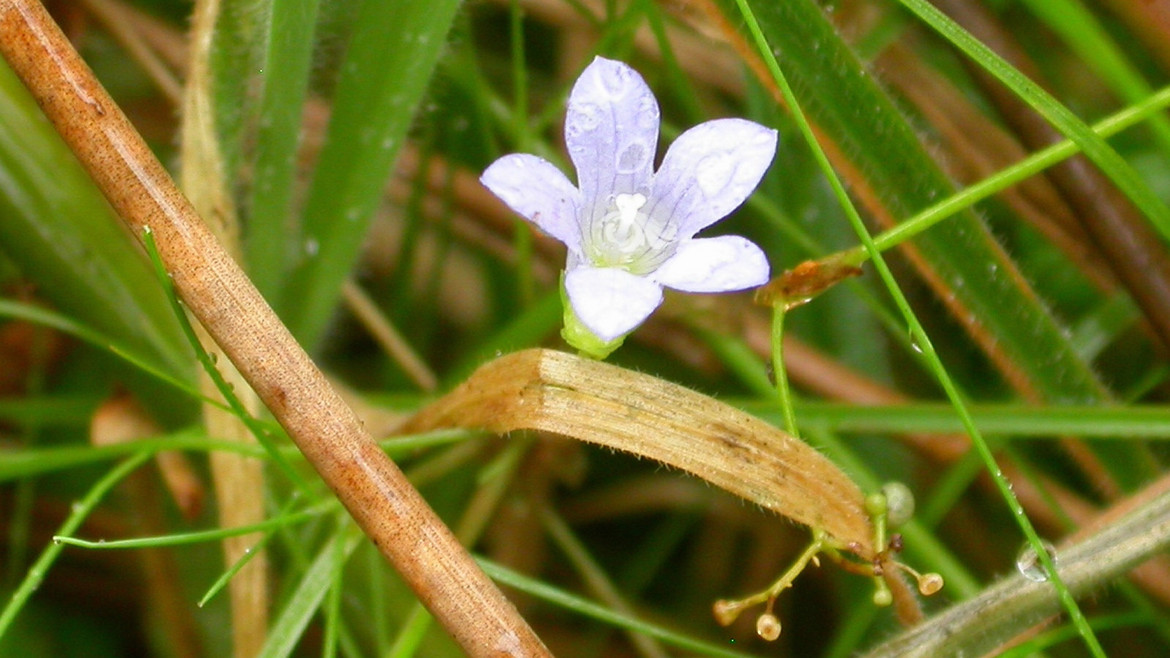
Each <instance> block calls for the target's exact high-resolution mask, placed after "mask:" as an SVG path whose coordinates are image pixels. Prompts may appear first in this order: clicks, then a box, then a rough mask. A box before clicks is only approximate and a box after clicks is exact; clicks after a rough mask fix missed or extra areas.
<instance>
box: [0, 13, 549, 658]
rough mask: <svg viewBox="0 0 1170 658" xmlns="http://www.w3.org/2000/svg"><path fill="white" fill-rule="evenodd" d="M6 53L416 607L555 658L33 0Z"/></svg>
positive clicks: (470, 649)
mask: <svg viewBox="0 0 1170 658" xmlns="http://www.w3.org/2000/svg"><path fill="white" fill-rule="evenodd" d="M0 52H2V53H3V55H4V57H5V58H6V59H7V60H8V63H9V64H10V65H11V66H12V68H13V70H14V71H15V72H16V73H17V75H18V76H19V77H20V78H21V79H22V80H23V81H24V83H25V85H26V86H27V87H28V88H29V90H30V91H31V92H32V94H33V96H34V97H35V98H36V99H37V102H38V103H39V104H40V106H41V108H42V109H43V110H44V112H45V114H46V115H47V116H48V117H49V119H50V120H51V121H52V122H53V124H54V125H55V126H56V128H57V130H58V131H59V132H60V133H61V136H62V137H63V138H64V139H65V142H66V143H67V144H69V146H70V148H71V149H72V150H73V152H74V153H75V154H76V155H77V157H78V159H79V160H80V161H81V163H82V164H83V166H85V168H86V169H87V171H88V172H89V174H90V175H91V176H92V177H93V179H94V181H95V182H96V183H97V185H98V187H99V188H100V189H101V190H102V192H103V193H104V194H105V195H106V198H107V199H108V200H109V201H110V203H111V204H112V205H113V207H114V208H115V210H117V212H118V214H119V215H120V216H121V217H122V219H123V220H124V221H125V222H126V223H127V225H128V226H129V228H130V229H131V231H132V232H133V233H134V234H135V235H142V234H143V233H144V232H146V231H150V232H152V233H153V234H154V236H155V240H156V243H157V245H158V250H159V255H160V256H161V258H162V260H163V263H164V264H165V265H166V268H167V270H168V272H169V273H170V275H171V277H172V278H173V280H174V284H175V288H176V290H177V291H178V292H179V294H180V296H181V297H182V298H183V300H184V301H185V302H186V304H187V306H188V308H190V310H191V312H192V313H193V314H194V315H195V317H196V318H198V319H199V321H200V322H201V323H202V324H203V325H204V326H205V327H206V328H207V329H208V332H209V333H210V334H211V335H212V336H213V337H214V338H215V340H216V342H217V343H219V345H220V346H222V347H223V349H224V352H225V353H226V354H227V355H228V356H229V357H230V358H231V360H232V361H233V362H234V363H235V364H236V366H237V367H238V368H239V370H240V372H241V374H243V375H244V378H245V379H246V380H247V381H248V382H249V383H250V384H251V385H252V387H253V388H254V389H255V391H256V393H257V394H258V395H259V396H260V399H261V400H263V401H264V403H265V405H266V406H267V407H268V408H269V409H270V410H271V411H272V414H273V415H274V416H275V417H276V419H277V420H278V421H279V422H280V424H281V425H282V426H283V427H284V428H285V429H286V430H287V432H288V434H289V436H290V437H292V439H293V441H294V442H295V443H296V444H297V446H298V447H299V448H300V450H301V451H302V452H303V453H304V455H305V457H306V459H307V460H308V461H309V463H311V464H312V465H313V466H314V468H316V469H317V471H318V473H319V474H320V475H321V477H322V478H323V479H324V480H325V481H326V482H327V483H328V484H329V486H330V487H331V488H332V489H333V490H334V491H335V492H336V494H337V496H338V498H339V499H340V500H341V501H342V503H343V504H344V505H345V506H346V508H347V509H348V510H349V512H350V514H352V515H353V517H354V519H355V520H356V521H357V522H358V524H359V525H360V526H361V527H362V529H363V530H364V531H365V532H366V534H367V535H369V536H370V538H371V539H373V541H374V543H375V544H376V545H377V546H378V548H379V550H381V551H382V553H383V554H384V555H385V556H386V557H387V558H388V559H389V560H390V561H391V562H392V563H393V564H394V565H395V566H396V567H397V568H398V570H399V572H400V573H401V575H402V576H403V578H404V580H406V582H407V583H409V584H410V586H411V588H412V589H413V590H414V591H415V593H416V594H417V595H418V597H419V599H420V600H421V601H422V602H423V603H424V604H425V605H426V606H427V608H428V609H430V611H431V612H432V613H433V614H434V615H435V616H436V617H437V618H438V619H439V620H440V622H441V623H442V624H443V625H444V626H445V627H446V629H447V631H448V632H449V633H450V634H451V635H452V636H453V637H454V638H455V639H456V641H458V642H459V644H460V645H461V646H462V647H463V649H464V650H465V651H467V653H468V654H470V655H473V656H498V655H522V656H543V655H548V651H547V649H546V648H545V647H544V645H543V644H542V643H541V641H540V639H539V638H537V637H536V635H535V634H534V633H533V632H532V630H531V629H530V628H529V627H528V625H527V623H525V621H524V620H523V618H521V617H520V616H519V614H518V613H517V612H516V610H515V608H514V607H513V606H512V605H511V603H509V602H508V601H507V599H505V598H504V596H503V595H502V594H501V593H500V591H499V589H497V588H496V587H495V585H494V584H493V583H492V582H491V581H490V580H488V578H487V577H486V576H485V575H484V574H483V572H482V571H481V570H480V569H479V568H478V567H477V566H476V564H475V563H474V561H472V559H471V558H470V556H469V555H468V554H467V552H466V551H465V550H464V549H463V548H462V547H461V546H460V545H459V542H458V541H457V540H456V539H455V537H454V535H452V534H451V532H450V530H448V529H447V527H446V526H444V525H443V523H442V521H440V520H439V518H438V517H437V516H435V514H434V512H433V511H431V509H430V508H429V507H428V506H427V504H426V502H425V501H424V500H423V499H422V497H421V496H419V494H418V492H417V491H415V490H414V488H413V487H411V486H410V484H409V483H408V482H407V481H406V479H405V477H404V476H403V475H402V472H401V471H400V470H399V469H398V467H397V466H395V465H394V463H393V462H391V461H390V459H389V458H388V457H387V456H386V455H385V453H383V452H382V451H381V450H379V449H378V446H377V445H376V444H375V443H374V441H373V439H372V438H371V437H370V436H369V434H368V433H367V432H366V431H365V429H364V428H363V427H362V425H361V423H360V422H359V420H358V419H357V417H356V416H355V415H354V413H353V411H352V410H350V409H349V408H348V407H347V406H346V405H345V404H344V402H342V400H341V398H340V397H339V396H338V395H337V393H336V392H335V391H334V390H333V389H332V387H330V386H329V384H328V382H327V381H326V380H325V378H324V376H323V375H322V374H321V372H320V371H319V370H318V369H317V368H316V366H315V365H314V364H313V362H312V360H311V359H310V358H309V356H308V355H307V354H306V353H305V352H304V350H302V349H301V348H300V346H298V345H297V343H296V341H295V340H294V339H293V337H292V335H291V334H290V333H289V331H288V330H287V329H286V328H285V327H284V325H283V324H281V322H280V320H279V319H277V317H276V316H275V314H273V313H272V310H271V309H270V308H269V307H268V305H267V304H266V303H265V302H264V299H263V298H262V297H261V296H260V294H259V292H258V291H257V290H256V288H255V287H254V286H253V285H252V284H251V282H250V281H249V280H248V278H247V276H245V275H244V273H243V271H242V270H241V269H240V268H239V266H238V265H237V264H236V263H235V262H234V261H232V259H231V258H230V257H229V256H228V255H227V254H226V253H225V252H224V250H223V249H222V248H221V247H220V245H219V243H218V242H217V241H216V240H215V238H214V237H213V236H212V235H211V234H210V233H209V232H208V230H207V229H206V227H204V225H203V224H202V222H201V221H200V219H199V217H198V216H197V215H196V213H195V211H194V209H193V208H192V207H191V205H190V203H189V202H188V201H187V200H186V199H185V198H184V197H183V195H182V194H181V193H180V192H179V191H178V189H177V188H176V187H175V185H174V182H173V181H172V180H171V178H170V176H169V174H167V172H166V170H165V169H164V168H163V167H162V165H161V164H160V163H159V162H158V160H157V159H156V158H155V157H154V155H153V154H152V153H151V152H150V150H149V149H148V148H147V146H146V144H145V143H143V141H142V139H141V137H140V136H139V135H138V134H137V133H136V132H135V131H134V129H133V127H132V126H131V125H130V123H129V121H128V120H127V119H126V117H125V115H124V114H122V112H121V110H120V109H119V108H118V107H117V106H116V105H115V104H114V101H113V99H111V98H110V96H109V94H107V93H106V91H105V90H104V89H103V88H102V87H101V85H100V84H99V83H98V82H97V81H96V79H95V78H94V77H93V73H92V72H91V71H90V70H89V68H88V67H87V66H86V65H85V63H84V62H83V61H82V60H81V57H80V56H79V55H78V54H77V52H76V51H74V50H73V48H72V46H71V45H70V44H69V42H68V41H67V40H66V39H65V36H64V35H63V34H62V33H61V30H60V29H59V28H58V27H57V25H56V24H55V23H54V22H53V21H52V19H51V18H50V17H49V15H48V13H47V12H46V11H45V10H44V7H42V6H41V4H40V3H39V2H36V1H35V0H0Z"/></svg>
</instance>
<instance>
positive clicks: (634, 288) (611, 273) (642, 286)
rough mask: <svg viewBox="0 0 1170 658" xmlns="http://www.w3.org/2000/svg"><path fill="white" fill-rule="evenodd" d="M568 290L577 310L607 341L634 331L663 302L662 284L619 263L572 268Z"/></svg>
mask: <svg viewBox="0 0 1170 658" xmlns="http://www.w3.org/2000/svg"><path fill="white" fill-rule="evenodd" d="M565 292H567V293H568V295H569V302H570V303H571V304H572V305H573V312H574V313H576V314H577V317H578V318H579V319H580V320H581V322H582V323H583V324H584V325H585V326H586V327H588V328H589V330H590V331H592V332H593V333H595V334H597V337H598V338H600V339H602V340H603V341H611V340H615V339H617V338H619V337H621V336H624V335H626V334H628V333H630V332H631V331H633V330H634V328H635V327H637V326H638V325H640V324H642V322H643V321H644V320H645V319H646V318H647V317H649V316H650V314H651V313H653V312H654V309H656V308H658V305H659V304H661V303H662V286H659V285H658V284H657V283H655V282H653V281H651V280H650V279H647V278H645V277H640V276H635V275H633V274H630V273H629V272H627V271H625V270H622V269H618V268H615V267H605V268H598V267H588V266H582V267H578V268H575V269H571V270H569V271H568V273H566V274H565Z"/></svg>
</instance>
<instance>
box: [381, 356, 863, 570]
mask: <svg viewBox="0 0 1170 658" xmlns="http://www.w3.org/2000/svg"><path fill="white" fill-rule="evenodd" d="M443 427H467V428H472V427H474V428H482V429H487V430H490V431H493V432H499V433H505V432H510V431H513V430H519V429H534V430H541V431H546V432H554V433H556V434H561V435H564V436H567V437H571V438H574V439H578V440H580V441H586V442H588V443H594V444H597V445H602V446H606V447H609V448H614V449H616V450H621V451H623V452H629V453H633V454H635V455H638V456H640V457H648V458H651V459H654V460H656V461H659V462H662V463H664V464H667V465H669V466H673V467H675V468H678V469H681V470H684V471H686V472H688V473H691V474H693V475H695V476H697V477H700V478H702V479H704V480H706V481H708V482H710V483H711V484H714V485H716V486H718V487H720V488H722V489H725V490H727V491H730V492H731V493H734V494H736V495H738V496H740V497H742V498H745V499H747V500H750V501H752V502H754V503H756V504H758V505H760V506H762V507H765V508H767V509H769V510H772V511H774V512H776V513H778V514H781V515H783V516H786V517H788V518H790V519H792V520H794V521H798V522H800V523H803V524H805V525H808V526H810V527H816V528H821V529H823V530H825V531H826V532H827V533H829V534H830V535H831V536H832V537H834V538H835V539H837V540H839V541H841V542H842V543H843V544H845V545H846V546H847V547H848V548H849V550H851V551H853V552H854V553H857V554H858V555H859V556H861V557H862V558H864V559H868V558H871V557H872V556H873V553H874V548H873V531H872V529H871V526H870V522H869V517H868V516H867V515H866V513H865V507H864V495H863V494H862V492H861V490H860V489H859V488H858V487H857V485H856V484H854V483H853V481H852V480H850V479H849V477H848V476H846V475H845V473H844V472H842V471H841V469H839V468H838V467H837V466H836V465H835V464H833V462H831V461H829V459H828V458H826V457H825V456H824V455H822V454H821V453H819V452H817V451H816V450H815V449H814V448H812V447H811V446H809V445H808V444H806V443H804V442H803V441H801V440H799V439H797V438H795V437H793V436H791V435H789V434H787V433H785V432H783V431H781V430H780V429H778V428H776V427H773V426H772V425H769V424H767V423H765V422H764V421H762V420H760V419H758V418H756V417H755V416H752V415H751V414H748V413H746V412H743V411H740V410H739V409H736V408H734V407H731V406H729V405H726V404H724V403H722V402H719V401H718V400H715V399H713V398H710V397H708V396H706V395H702V394H701V393H697V392H695V391H692V390H690V389H687V388H684V387H682V386H679V385H677V384H672V383H670V382H666V381H663V380H661V379H658V378H655V377H651V376H649V375H644V374H640V373H636V372H632V371H630V370H626V369H624V368H620V367H617V366H613V365H608V364H605V363H600V362H597V361H592V360H589V359H584V358H581V357H577V356H573V355H571V354H566V353H564V352H557V351H554V350H544V349H533V350H525V351H522V352H516V353H514V354H509V355H507V356H503V357H500V358H498V359H496V360H494V361H492V362H490V363H488V364H486V365H484V366H482V367H480V368H479V370H477V371H475V373H473V374H472V375H471V377H469V378H468V379H467V380H466V381H464V382H463V383H462V384H461V385H459V386H458V387H457V388H456V389H455V390H453V391H451V392H450V393H449V394H447V395H446V396H444V397H443V398H441V399H439V400H438V401H436V402H435V403H433V404H431V405H430V406H428V407H426V408H424V409H423V410H422V411H420V412H419V413H418V414H416V415H415V416H414V417H412V418H411V419H410V420H408V421H407V422H406V424H405V425H404V426H403V427H402V428H401V431H403V432H419V431H426V430H431V429H438V428H443Z"/></svg>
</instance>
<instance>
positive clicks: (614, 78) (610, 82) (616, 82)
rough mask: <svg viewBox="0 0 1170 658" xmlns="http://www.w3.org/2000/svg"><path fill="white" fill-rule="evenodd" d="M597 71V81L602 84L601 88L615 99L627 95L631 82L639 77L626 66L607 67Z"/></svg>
mask: <svg viewBox="0 0 1170 658" xmlns="http://www.w3.org/2000/svg"><path fill="white" fill-rule="evenodd" d="M597 71H598V76H597V79H598V81H599V82H600V83H601V87H602V88H603V89H604V90H605V92H606V93H607V94H609V95H610V96H611V97H612V98H615V99H616V98H621V97H622V96H625V95H626V92H627V91H628V90H629V87H630V82H631V80H632V79H633V77H634V76H635V75H637V73H634V69H632V68H630V67H628V66H626V65H625V64H619V65H618V66H607V67H605V68H602V69H597Z"/></svg>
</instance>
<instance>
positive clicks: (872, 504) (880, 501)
mask: <svg viewBox="0 0 1170 658" xmlns="http://www.w3.org/2000/svg"><path fill="white" fill-rule="evenodd" d="M888 505H889V503H888V502H887V501H886V496H885V494H882V493H877V492H874V493H871V494H870V495H868V496H866V497H865V511H866V512H868V513H869V515H870V516H881V515H882V514H885V513H886V510H887V509H889V507H888Z"/></svg>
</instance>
